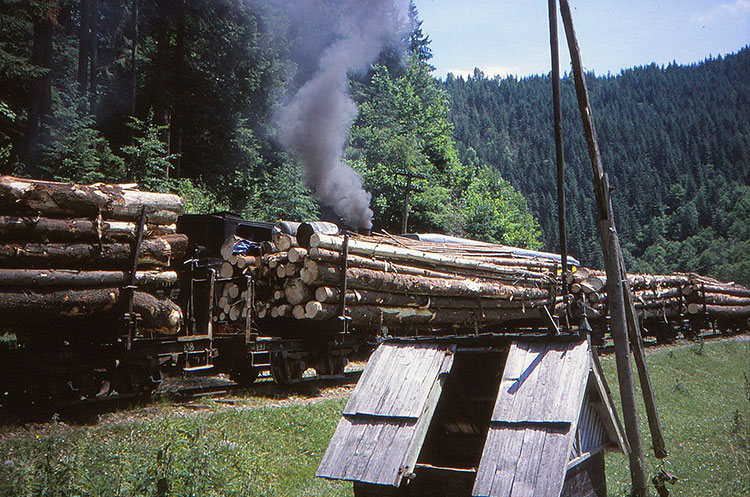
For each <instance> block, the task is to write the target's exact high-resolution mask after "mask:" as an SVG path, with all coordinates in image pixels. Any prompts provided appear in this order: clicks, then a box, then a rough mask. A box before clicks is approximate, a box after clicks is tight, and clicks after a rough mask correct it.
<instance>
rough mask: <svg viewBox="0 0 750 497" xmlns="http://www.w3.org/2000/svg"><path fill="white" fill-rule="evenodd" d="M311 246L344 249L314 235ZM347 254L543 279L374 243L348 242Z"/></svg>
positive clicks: (328, 237)
mask: <svg viewBox="0 0 750 497" xmlns="http://www.w3.org/2000/svg"><path fill="white" fill-rule="evenodd" d="M312 247H320V248H325V249H329V250H338V251H340V250H341V249H342V247H343V238H342V237H340V236H332V235H323V234H319V233H314V234H313V235H311V236H310V247H306V248H312ZM349 253H351V254H356V255H362V256H367V257H379V258H385V259H389V260H397V261H406V262H415V261H416V262H421V263H427V264H434V265H436V266H440V267H442V268H459V269H468V270H473V271H480V272H483V273H488V272H492V273H495V274H499V275H503V276H508V277H514V278H516V279H518V278H524V277H527V278H529V279H532V280H537V279H539V278H540V277H542V275H540V273H538V272H534V271H528V270H523V269H522V270H518V269H516V268H509V267H507V266H501V265H497V264H492V263H490V262H487V261H485V260H472V259H469V258H461V257H453V256H450V255H443V254H437V253H432V252H424V251H421V250H411V249H408V248H404V247H399V246H396V245H387V244H377V243H371V242H365V241H360V240H357V239H356V238H353V239H350V240H349Z"/></svg>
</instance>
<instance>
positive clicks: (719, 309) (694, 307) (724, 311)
mask: <svg viewBox="0 0 750 497" xmlns="http://www.w3.org/2000/svg"><path fill="white" fill-rule="evenodd" d="M704 309H705V312H706V313H707V314H708V315H709V316H710V317H717V318H740V317H746V316H750V306H747V305H743V306H732V305H706V306H705V307H704V305H703V304H688V313H689V314H703V312H704Z"/></svg>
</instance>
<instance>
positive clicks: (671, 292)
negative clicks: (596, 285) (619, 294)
mask: <svg viewBox="0 0 750 497" xmlns="http://www.w3.org/2000/svg"><path fill="white" fill-rule="evenodd" d="M681 295H682V288H680V287H670V288H665V289H663V290H638V291H634V292H633V300H634V301H635V302H636V303H638V302H641V303H646V302H650V301H655V300H662V299H666V298H671V297H679V296H681ZM586 299H587V301H588V302H592V303H597V302H605V301H606V300H607V292H597V293H590V294H588V295H587V296H586Z"/></svg>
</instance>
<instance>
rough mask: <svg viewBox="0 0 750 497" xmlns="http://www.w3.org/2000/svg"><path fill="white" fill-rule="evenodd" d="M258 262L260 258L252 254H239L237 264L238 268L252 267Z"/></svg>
mask: <svg viewBox="0 0 750 497" xmlns="http://www.w3.org/2000/svg"><path fill="white" fill-rule="evenodd" d="M257 263H258V259H257V258H256V257H253V256H252V255H238V256H237V263H236V266H237V268H238V269H245V268H252V267H255V266H256V265H257Z"/></svg>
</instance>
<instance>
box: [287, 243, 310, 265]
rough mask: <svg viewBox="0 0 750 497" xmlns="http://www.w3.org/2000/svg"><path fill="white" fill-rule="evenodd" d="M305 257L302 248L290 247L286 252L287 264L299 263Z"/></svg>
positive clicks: (305, 253)
mask: <svg viewBox="0 0 750 497" xmlns="http://www.w3.org/2000/svg"><path fill="white" fill-rule="evenodd" d="M306 256H307V250H306V249H303V248H302V247H290V248H289V251H288V252H287V258H288V259H289V262H301V261H302V260H303V259H304V258H305V257H306Z"/></svg>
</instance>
